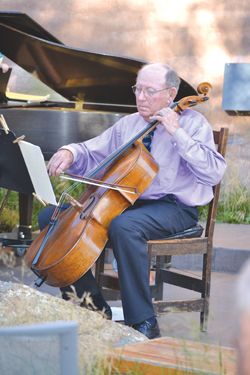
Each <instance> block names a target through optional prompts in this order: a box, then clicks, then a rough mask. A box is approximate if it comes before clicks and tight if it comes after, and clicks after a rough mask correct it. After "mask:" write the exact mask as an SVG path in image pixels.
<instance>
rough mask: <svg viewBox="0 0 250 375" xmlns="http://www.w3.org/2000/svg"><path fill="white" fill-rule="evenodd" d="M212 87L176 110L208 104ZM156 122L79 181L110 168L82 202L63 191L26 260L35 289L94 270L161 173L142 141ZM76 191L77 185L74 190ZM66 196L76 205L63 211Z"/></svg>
mask: <svg viewBox="0 0 250 375" xmlns="http://www.w3.org/2000/svg"><path fill="white" fill-rule="evenodd" d="M210 89H211V85H210V84H209V83H207V82H204V83H201V84H200V85H199V86H198V87H197V91H198V93H199V94H200V95H197V96H189V97H186V98H183V99H181V100H180V101H179V102H177V103H173V105H172V109H174V110H175V111H176V112H177V113H181V112H182V111H183V110H184V109H186V108H189V107H193V106H195V105H197V104H199V103H202V102H204V101H206V100H208V99H209V97H208V96H207V94H208V92H209V90H210ZM157 124H158V121H157V120H153V121H152V122H150V123H149V124H147V126H146V127H145V128H144V129H142V130H141V131H140V132H139V133H138V134H136V135H135V136H134V137H132V138H131V139H130V140H129V141H128V142H127V143H126V144H125V145H122V146H121V147H119V148H118V149H117V150H115V151H114V152H113V153H112V154H111V155H109V156H108V157H107V158H105V159H104V160H103V161H102V162H101V163H100V164H99V165H98V166H97V167H96V168H95V169H94V170H92V171H90V173H89V174H88V175H87V176H86V177H84V178H80V177H78V178H76V180H77V181H80V180H83V181H84V179H85V181H86V180H90V181H91V180H93V178H94V177H96V176H97V175H98V174H99V173H100V172H103V171H104V170H105V172H104V174H103V177H102V178H101V182H100V186H98V187H96V186H91V187H90V188H88V189H87V190H86V192H84V193H83V194H82V196H80V197H79V199H77V200H76V199H74V198H72V197H71V196H70V195H69V191H68V190H67V191H65V192H63V193H62V196H61V198H60V201H59V206H58V207H57V208H56V209H55V211H54V214H53V215H52V218H51V221H50V223H49V225H48V226H47V227H46V228H45V229H43V231H41V233H40V234H39V235H38V236H37V237H36V239H35V240H34V241H33V242H32V244H31V245H30V247H29V248H28V249H27V251H26V254H25V257H24V259H25V262H26V264H27V265H28V267H29V268H31V270H32V271H33V272H34V273H35V274H36V275H37V276H38V279H37V280H36V282H35V285H36V286H38V287H39V286H40V285H42V283H43V282H45V283H46V284H48V285H51V286H55V287H64V286H67V285H71V284H73V283H74V282H76V281H77V280H78V279H79V278H80V277H82V276H83V275H84V274H85V273H86V272H87V271H88V270H89V269H90V268H91V267H92V266H93V264H94V263H95V261H96V260H97V258H98V257H99V256H100V254H101V252H102V250H103V249H104V247H105V245H106V243H107V241H108V228H109V225H110V223H111V221H112V220H113V219H114V218H115V217H116V216H118V215H120V214H121V213H122V212H123V211H124V210H126V209H127V208H128V207H129V206H131V205H133V203H134V202H135V201H136V200H137V199H138V198H139V197H140V195H141V194H142V193H143V192H144V191H145V190H146V189H147V188H148V186H149V185H150V184H151V182H152V181H153V179H154V177H155V176H156V175H157V172H158V165H157V163H156V161H155V160H154V158H153V157H152V155H151V154H150V153H149V152H148V151H147V149H146V148H145V147H144V145H143V143H142V138H143V137H144V136H145V135H146V134H147V133H148V132H150V131H152V130H153V129H154V128H155V127H156V126H157ZM69 177H70V176H69ZM71 177H72V176H71ZM73 177H74V176H73ZM93 181H95V182H96V181H97V180H93ZM113 185H114V186H115V187H114V188H111V189H110V188H109V187H110V186H111V187H112V186H113ZM117 185H118V187H117ZM119 186H120V187H119ZM131 186H135V187H136V188H134V189H133V188H131ZM73 188H74V185H73V187H71V188H70V189H73ZM67 197H69V199H70V202H71V206H70V207H69V208H67V209H66V210H65V211H63V212H60V206H61V205H62V203H63V201H64V200H65V199H66V198H67Z"/></svg>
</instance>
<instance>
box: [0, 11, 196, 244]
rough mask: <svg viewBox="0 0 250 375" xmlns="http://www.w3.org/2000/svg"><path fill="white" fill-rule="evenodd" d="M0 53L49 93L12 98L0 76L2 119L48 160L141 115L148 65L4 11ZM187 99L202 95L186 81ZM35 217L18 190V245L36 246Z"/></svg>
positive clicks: (25, 196)
mask: <svg viewBox="0 0 250 375" xmlns="http://www.w3.org/2000/svg"><path fill="white" fill-rule="evenodd" d="M0 52H1V53H2V54H3V55H4V56H6V57H7V58H9V59H10V60H11V61H12V62H13V63H15V64H17V66H20V67H21V68H22V69H24V70H25V71H26V72H28V73H29V74H30V75H31V79H33V77H34V80H39V81H41V82H42V83H43V91H44V87H47V88H48V95H43V96H42V97H43V99H42V100H40V101H39V100H25V95H23V98H21V99H20V96H19V99H16V98H15V97H14V99H13V95H12V96H11V95H10V93H9V94H8V90H7V86H8V79H7V78H9V77H8V74H7V73H5V74H4V73H2V72H1V73H0V90H1V92H0V114H2V115H3V116H4V118H5V119H6V122H7V124H9V127H10V129H11V130H12V131H13V132H14V133H15V135H16V137H19V136H21V135H25V137H26V138H25V139H26V140H27V141H28V142H31V143H33V144H36V145H39V146H40V147H41V150H42V152H43V154H44V157H45V160H49V158H50V157H51V156H52V154H53V153H54V152H55V151H56V150H57V149H58V148H59V147H60V146H62V145H64V144H67V143H71V142H79V141H84V140H87V139H89V138H92V137H94V136H96V135H98V134H100V133H101V132H102V131H103V130H105V129H107V128H108V127H109V126H111V125H113V124H114V123H115V122H116V121H117V120H118V119H119V118H120V117H121V116H123V115H124V114H126V113H131V112H134V111H136V107H135V99H134V95H133V93H132V90H131V86H132V85H133V84H134V83H135V79H136V74H137V71H138V70H139V69H140V67H141V66H142V65H143V64H144V63H145V61H138V60H135V59H129V58H125V57H118V56H111V55H106V54H100V53H96V52H91V51H85V50H81V49H75V48H71V47H69V46H66V45H64V44H63V43H62V42H61V41H60V40H58V39H57V38H56V37H54V36H53V35H51V34H50V33H49V32H48V31H46V30H45V29H44V28H43V27H42V26H41V25H39V24H38V23H36V22H35V21H34V20H33V19H31V18H30V17H29V16H28V15H26V14H24V13H19V12H0ZM11 74H13V72H12V73H11ZM9 75H10V72H9ZM10 78H11V76H10ZM15 78H16V80H18V79H20V77H15ZM31 86H32V85H31ZM45 91H46V89H45ZM51 92H52V93H56V95H53V94H52V95H51ZM30 94H33V93H32V92H30ZM188 95H197V92H196V90H194V88H193V87H192V86H191V85H190V84H189V83H187V82H186V81H185V80H183V79H181V85H180V90H179V93H178V95H177V97H176V99H175V100H176V101H178V100H180V99H181V98H182V97H184V96H188ZM54 97H56V99H54ZM44 98H45V99H44ZM0 158H1V150H0ZM0 173H1V171H0ZM0 187H1V186H0ZM31 216H32V195H31V194H26V193H24V192H21V191H19V217H20V218H19V230H18V234H17V239H16V241H18V242H20V243H27V242H30V241H31V239H32V230H31Z"/></svg>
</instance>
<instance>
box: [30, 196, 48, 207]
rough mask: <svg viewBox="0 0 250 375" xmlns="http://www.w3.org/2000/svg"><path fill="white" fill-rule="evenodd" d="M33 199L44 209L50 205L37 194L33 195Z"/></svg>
mask: <svg viewBox="0 0 250 375" xmlns="http://www.w3.org/2000/svg"><path fill="white" fill-rule="evenodd" d="M32 195H33V197H34V198H36V199H37V200H38V201H39V202H40V203H42V205H43V206H44V207H46V206H48V204H49V203H47V202H46V201H45V200H43V199H42V198H40V197H39V195H37V194H36V193H32Z"/></svg>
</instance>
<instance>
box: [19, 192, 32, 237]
mask: <svg viewBox="0 0 250 375" xmlns="http://www.w3.org/2000/svg"><path fill="white" fill-rule="evenodd" d="M32 207H33V196H32V195H31V194H23V193H19V227H18V239H19V240H20V241H22V242H25V241H26V240H27V241H30V240H31V239H32Z"/></svg>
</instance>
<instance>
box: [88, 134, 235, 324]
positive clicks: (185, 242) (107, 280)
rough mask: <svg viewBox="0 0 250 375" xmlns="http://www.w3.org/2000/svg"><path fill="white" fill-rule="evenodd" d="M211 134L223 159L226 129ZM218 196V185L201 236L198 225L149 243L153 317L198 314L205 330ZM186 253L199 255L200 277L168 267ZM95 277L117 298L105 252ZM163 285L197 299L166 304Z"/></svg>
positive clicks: (111, 297)
mask: <svg viewBox="0 0 250 375" xmlns="http://www.w3.org/2000/svg"><path fill="white" fill-rule="evenodd" d="M213 134H214V140H215V144H216V145H217V150H218V152H220V153H221V154H222V155H223V156H225V153H226V146H227V138H228V129H227V128H221V129H220V130H219V131H214V132H213ZM219 194H220V184H218V185H216V186H214V198H213V200H212V201H211V202H210V203H209V205H208V214H207V220H206V225H205V233H204V236H202V237H201V235H202V232H203V228H202V227H201V225H197V226H195V227H193V228H190V229H188V230H186V231H184V232H181V233H177V234H175V235H174V236H169V237H167V238H165V239H161V240H150V241H148V254H149V275H150V270H152V261H153V263H154V265H153V269H154V270H155V283H154V285H151V290H152V297H153V298H154V308H155V312H156V314H161V313H165V312H169V311H171V309H174V310H181V311H197V312H200V328H201V330H202V331H206V329H207V327H206V326H207V324H206V323H207V319H208V312H209V296H210V282H211V262H212V250H213V234H214V225H215V220H216V214H217V205H218V201H219ZM186 254H201V255H202V260H203V261H202V274H201V276H200V277H198V276H197V277H196V276H195V277H194V276H193V275H192V276H191V275H185V274H184V273H183V272H181V271H180V270H176V269H172V268H171V267H169V265H170V261H171V257H172V256H180V255H186ZM95 275H96V279H97V283H98V285H99V286H100V287H101V289H102V291H103V294H104V296H105V298H106V299H108V300H114V299H119V298H120V294H119V280H118V276H117V274H115V273H114V272H112V271H110V270H107V269H105V252H104V251H103V253H102V255H101V256H100V258H99V259H98V261H97V262H96V269H95ZM164 283H167V284H171V285H175V286H178V287H181V288H185V289H189V290H192V291H195V292H198V293H199V297H198V298H196V299H190V300H181V301H166V300H164V299H163V286H164Z"/></svg>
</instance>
